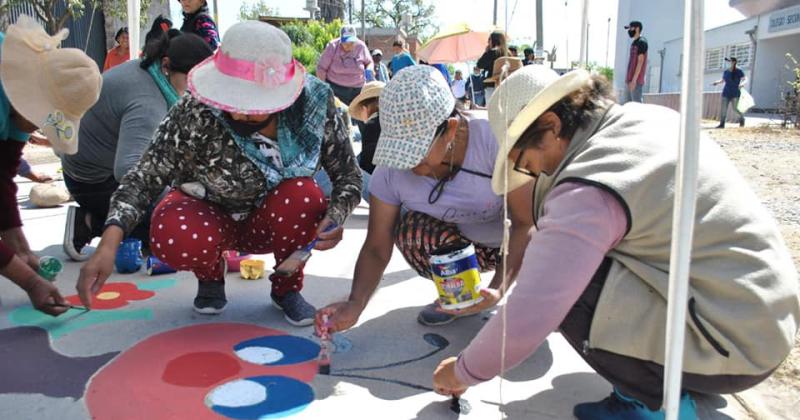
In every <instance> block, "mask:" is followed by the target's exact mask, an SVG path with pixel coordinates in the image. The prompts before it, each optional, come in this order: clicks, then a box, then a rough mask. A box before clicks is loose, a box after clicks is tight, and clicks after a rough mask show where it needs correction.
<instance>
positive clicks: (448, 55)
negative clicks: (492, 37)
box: [417, 23, 491, 64]
mask: <svg viewBox="0 0 800 420" xmlns="http://www.w3.org/2000/svg"><path fill="white" fill-rule="evenodd" d="M490 33H491V30H486V31H476V30H473V29H471V28H470V27H469V25H467V24H466V23H461V24H457V25H454V26H451V27H449V28H447V29H445V30H444V31H442V32H440V33H438V34H436V36H434V37H433V38H431V40H430V41H428V42H427V43H425V45H423V46H422V48H421V49H420V50H419V51H417V57H419V58H420V59H422V60H424V61H427V62H428V63H431V64H439V63H441V64H446V63H460V62H464V61H470V60H475V59H478V58H479V57H480V56H481V55H482V54H483V53H484V51H486V41H487V40H488V39H489V34H490Z"/></svg>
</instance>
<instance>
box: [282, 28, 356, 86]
mask: <svg viewBox="0 0 800 420" xmlns="http://www.w3.org/2000/svg"><path fill="white" fill-rule="evenodd" d="M281 29H282V30H283V31H284V32H286V34H287V35H289V39H291V40H292V55H293V56H294V58H295V59H297V61H299V62H300V63H302V64H303V66H305V68H306V70H308V72H309V73H311V74H315V73H316V70H317V62H318V61H319V57H320V55H322V52H323V51H324V50H325V47H326V46H327V45H328V43H329V42H330V41H331V40H332V39H334V38H336V37H338V36H339V31H340V30H341V29H342V21H341V20H338V19H336V20H334V21H333V22H330V23H326V22H322V21H318V20H312V21H307V22H300V21H298V22H293V23H290V24H288V25H283V26H282V27H281Z"/></svg>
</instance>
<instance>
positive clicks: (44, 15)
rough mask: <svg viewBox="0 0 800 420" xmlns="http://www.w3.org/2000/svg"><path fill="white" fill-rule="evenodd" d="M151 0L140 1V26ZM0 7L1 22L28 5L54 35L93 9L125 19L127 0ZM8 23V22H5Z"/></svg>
mask: <svg viewBox="0 0 800 420" xmlns="http://www.w3.org/2000/svg"><path fill="white" fill-rule="evenodd" d="M152 1H153V0H141V12H140V16H141V25H142V26H144V24H145V23H147V9H149V8H150V3H152ZM155 1H162V2H163V1H164V0H155ZM2 3H3V4H2V5H0V15H2V16H3V18H4V19H3V20H5V18H6V17H7V16H8V11H9V8H11V7H15V6H19V5H30V6H31V7H32V9H33V12H34V14H35V16H34V17H35V18H37V19H38V20H39V21H41V22H43V24H44V28H45V30H46V31H47V32H48V33H50V34H55V33H56V32H58V31H60V30H61V29H62V28H64V26H66V25H67V22H69V20H70V19H78V18H80V17H81V16H83V14H84V13H87V12H92V11H93V10H94V9H98V8H102V10H103V12H104V13H106V15H107V16H113V17H117V18H120V19H123V20H124V19H127V16H128V9H127V7H128V6H127V0H106V1H101V0H7V1H5V2H2ZM59 4H63V5H64V6H65V7H63V8H61V7H59V8H58V9H57V8H56V5H59ZM6 23H10V22H6Z"/></svg>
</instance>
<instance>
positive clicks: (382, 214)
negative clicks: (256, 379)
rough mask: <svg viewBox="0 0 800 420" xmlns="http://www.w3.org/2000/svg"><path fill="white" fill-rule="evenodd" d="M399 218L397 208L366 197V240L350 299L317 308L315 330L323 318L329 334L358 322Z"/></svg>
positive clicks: (380, 272) (387, 255) (387, 256)
mask: <svg viewBox="0 0 800 420" xmlns="http://www.w3.org/2000/svg"><path fill="white" fill-rule="evenodd" d="M399 215H400V207H398V206H395V205H392V204H388V203H385V202H383V201H381V200H380V199H378V198H377V197H375V196H374V195H372V196H370V200H369V224H368V227H367V239H366V240H365V241H364V245H362V246H361V252H360V253H359V254H358V261H356V268H355V273H354V274H353V285H352V286H351V288H350V297H349V298H348V300H347V301H346V302H338V303H334V304H332V305H329V306H327V307H325V308H322V309H320V310H319V311H318V312H317V320H316V321H317V322H316V324H317V327H318V328H319V327H320V326H321V325H322V316H323V315H327V316H328V318H329V322H330V324H331V325H330V328H331V329H332V330H333V331H342V330H346V329H348V328H350V327H352V326H353V325H355V324H356V322H358V317H359V316H360V315H361V313H362V312H363V311H364V308H366V306H367V302H369V299H370V298H371V297H372V294H373V293H375V290H376V289H377V288H378V284H379V283H380V281H381V277H382V276H383V271H384V270H385V269H386V266H387V265H388V264H389V260H391V258H392V246H393V245H392V244H393V243H394V226H395V223H396V222H397V217H398V216H399Z"/></svg>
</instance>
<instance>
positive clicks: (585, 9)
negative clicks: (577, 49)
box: [580, 0, 589, 65]
mask: <svg viewBox="0 0 800 420" xmlns="http://www.w3.org/2000/svg"><path fill="white" fill-rule="evenodd" d="M581 9H582V10H581V56H580V62H581V64H584V65H585V64H587V63H586V61H585V60H586V58H585V57H586V55H587V45H586V43H587V42H588V41H589V40H588V33H587V32H588V31H587V29H588V26H589V23H588V22H589V0H583V1H582V6H581Z"/></svg>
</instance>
